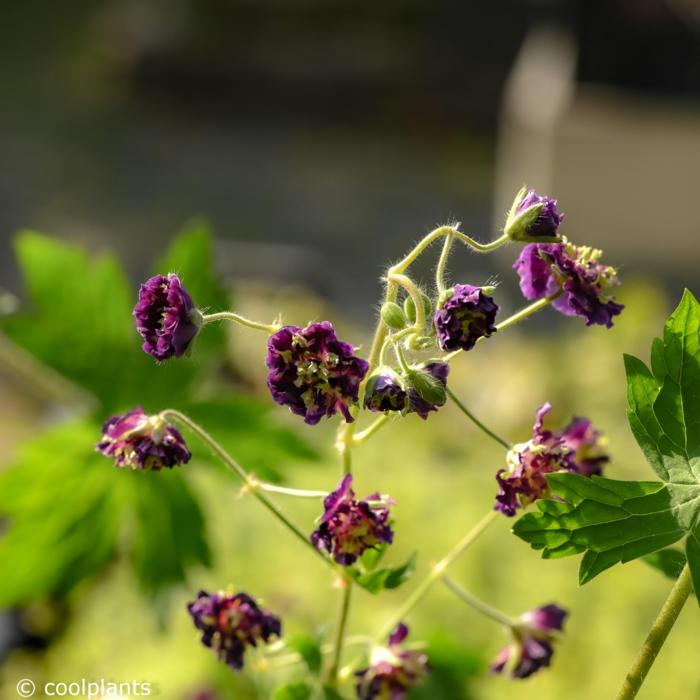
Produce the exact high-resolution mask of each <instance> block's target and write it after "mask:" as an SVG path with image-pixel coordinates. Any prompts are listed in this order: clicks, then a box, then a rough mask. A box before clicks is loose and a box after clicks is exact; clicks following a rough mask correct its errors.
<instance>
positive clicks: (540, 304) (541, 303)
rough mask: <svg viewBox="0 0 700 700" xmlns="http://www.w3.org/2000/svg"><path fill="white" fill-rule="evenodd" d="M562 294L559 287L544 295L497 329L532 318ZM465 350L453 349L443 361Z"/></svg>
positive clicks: (503, 328)
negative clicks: (552, 292)
mask: <svg viewBox="0 0 700 700" xmlns="http://www.w3.org/2000/svg"><path fill="white" fill-rule="evenodd" d="M561 294H562V290H561V289H559V290H557V291H556V292H554V294H550V295H549V296H546V297H542V299H538V300H537V301H535V302H533V303H532V304H530V305H529V306H526V307H525V308H523V309H520V311H518V312H517V313H514V314H513V315H512V316H509V317H508V318H507V319H505V321H501V322H500V323H497V324H496V331H504V330H506V328H510V327H511V326H514V325H516V324H517V323H520V322H521V321H524V320H525V319H527V318H530V316H532V315H533V314H534V313H537V312H538V311H539V310H540V309H544V308H545V307H546V306H549V304H551V303H552V302H553V301H554V300H555V299H557V298H558V297H560V296H561ZM485 337H486V336H482V337H481V338H479V339H478V340H477V341H476V342H477V343H478V342H480V341H482V340H483V339H484V338H485ZM462 352H464V351H463V350H453V351H452V352H450V353H447V355H444V356H443V358H442V359H443V361H444V362H449V361H450V360H451V359H453V358H455V357H457V355H459V354H460V353H462Z"/></svg>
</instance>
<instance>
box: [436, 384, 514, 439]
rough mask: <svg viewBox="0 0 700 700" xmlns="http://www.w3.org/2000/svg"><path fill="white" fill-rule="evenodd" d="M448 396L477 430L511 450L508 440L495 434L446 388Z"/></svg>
mask: <svg viewBox="0 0 700 700" xmlns="http://www.w3.org/2000/svg"><path fill="white" fill-rule="evenodd" d="M446 391H447V395H448V396H449V397H450V399H452V401H453V403H454V404H455V405H456V406H457V408H459V410H460V411H462V413H464V415H465V416H466V417H467V418H469V420H470V421H471V422H472V423H474V425H476V426H477V428H480V429H481V430H483V431H484V432H485V433H486V434H487V435H488V436H489V437H490V438H492V439H493V440H495V441H496V442H497V443H498V444H499V445H502V446H503V447H505V448H506V449H507V450H509V449H510V448H511V444H510V443H509V442H508V440H504V439H503V438H502V437H501V436H500V435H498V434H497V433H494V432H493V430H491V429H490V428H487V427H486V426H485V425H484V424H483V423H482V422H481V421H480V420H479V419H478V418H477V417H476V416H475V415H474V414H473V413H472V412H471V411H470V410H469V409H468V408H467V407H466V406H465V405H464V404H463V403H462V402H461V401H460V400H459V399H458V398H457V397H456V396H455V395H454V394H453V393H452V391H451V390H450V389H449V388H446Z"/></svg>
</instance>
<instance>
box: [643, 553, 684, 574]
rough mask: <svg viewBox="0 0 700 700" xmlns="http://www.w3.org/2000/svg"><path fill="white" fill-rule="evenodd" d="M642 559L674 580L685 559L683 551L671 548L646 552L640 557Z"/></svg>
mask: <svg viewBox="0 0 700 700" xmlns="http://www.w3.org/2000/svg"><path fill="white" fill-rule="evenodd" d="M642 560H643V561H644V562H646V563H647V564H649V566H651V567H653V568H654V569H656V570H657V571H660V572H661V573H662V574H663V575H664V576H667V577H668V578H670V579H673V580H674V581H675V580H676V579H677V578H678V576H679V575H680V573H681V570H682V569H683V567H684V566H685V563H686V561H687V559H686V557H685V554H683V552H681V551H680V550H678V549H673V548H668V549H661V550H659V551H658V552H652V553H651V554H646V555H645V556H643V557H642Z"/></svg>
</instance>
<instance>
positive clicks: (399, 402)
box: [365, 367, 408, 413]
mask: <svg viewBox="0 0 700 700" xmlns="http://www.w3.org/2000/svg"><path fill="white" fill-rule="evenodd" d="M407 406H408V394H407V393H406V389H405V388H404V383H403V381H402V379H401V378H400V377H399V375H398V374H396V372H394V370H393V369H391V367H380V368H379V369H378V370H377V371H376V372H375V373H374V374H373V375H372V376H371V377H370V378H369V379H368V380H367V386H366V388H365V408H368V409H369V410H370V411H374V412H380V413H386V412H388V411H403V410H405V409H406V407H407Z"/></svg>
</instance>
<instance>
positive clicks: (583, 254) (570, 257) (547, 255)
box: [513, 239, 624, 328]
mask: <svg viewBox="0 0 700 700" xmlns="http://www.w3.org/2000/svg"><path fill="white" fill-rule="evenodd" d="M601 254H602V253H601V251H600V250H595V249H593V248H588V247H584V246H575V245H573V244H572V243H569V242H568V241H566V240H565V239H564V241H563V242H562V243H531V244H530V245H527V246H525V247H524V248H523V250H522V251H521V253H520V256H519V257H518V259H517V260H516V262H515V265H513V268H514V269H515V270H516V271H517V273H518V275H519V276H520V289H521V290H522V293H523V294H524V296H525V297H526V298H527V299H542V298H544V297H546V296H549V295H551V294H555V293H556V292H558V291H560V292H561V294H560V296H558V297H557V298H556V299H555V300H554V301H553V302H552V305H553V306H554V308H555V309H557V311H559V312H561V313H563V314H565V315H566V316H580V317H581V318H584V319H585V320H586V325H587V326H590V325H593V324H598V325H601V326H607V327H608V328H610V327H612V325H613V321H612V319H613V317H614V316H617V315H618V314H620V313H621V312H622V310H623V309H624V306H623V305H622V304H618V303H617V302H616V301H615V300H614V298H613V296H612V290H613V289H614V288H615V287H617V286H618V285H619V284H620V282H619V279H618V277H617V271H616V270H615V268H613V267H610V266H609V265H604V264H603V263H601V262H600V256H601Z"/></svg>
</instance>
